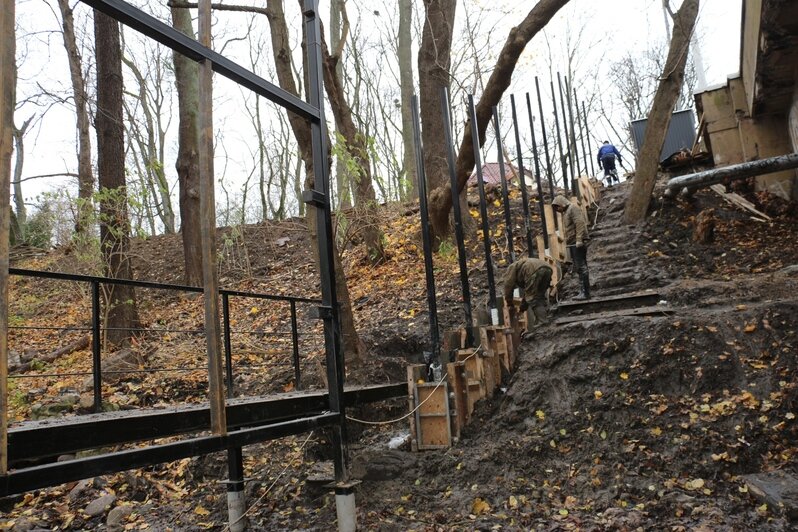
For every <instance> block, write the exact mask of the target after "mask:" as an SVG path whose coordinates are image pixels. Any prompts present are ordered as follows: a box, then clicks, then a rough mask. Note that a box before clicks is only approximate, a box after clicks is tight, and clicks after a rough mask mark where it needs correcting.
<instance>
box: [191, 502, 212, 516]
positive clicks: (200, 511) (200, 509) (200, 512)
mask: <svg viewBox="0 0 798 532" xmlns="http://www.w3.org/2000/svg"><path fill="white" fill-rule="evenodd" d="M194 513H195V514H197V515H203V516H205V515H210V513H211V512H209V511H208V510H206V509H205V508H204V507H203V506H202V505H201V504H200V505H197V507H196V508H194Z"/></svg>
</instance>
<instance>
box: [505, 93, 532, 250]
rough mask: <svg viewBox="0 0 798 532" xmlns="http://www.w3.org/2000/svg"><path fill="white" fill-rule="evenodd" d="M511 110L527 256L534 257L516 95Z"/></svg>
mask: <svg viewBox="0 0 798 532" xmlns="http://www.w3.org/2000/svg"><path fill="white" fill-rule="evenodd" d="M510 109H511V110H512V115H513V131H514V132H515V153H516V159H517V162H518V184H519V185H520V187H521V199H522V202H523V203H522V206H523V212H524V234H525V235H526V254H527V256H528V257H531V256H532V253H533V250H534V249H535V244H534V240H532V223H531V221H530V219H529V191H528V190H527V188H526V175H525V174H526V172H525V171H524V157H523V153H524V152H523V147H522V146H521V132H520V129H519V127H518V113H517V112H516V110H515V95H514V94H511V95H510Z"/></svg>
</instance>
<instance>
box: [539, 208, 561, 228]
mask: <svg viewBox="0 0 798 532" xmlns="http://www.w3.org/2000/svg"><path fill="white" fill-rule="evenodd" d="M543 213H544V214H545V215H546V233H547V234H551V233H553V232H554V231H556V230H557V227H561V226H559V225H557V226H555V223H556V221H555V218H554V208H553V207H552V206H551V203H545V204H543Z"/></svg>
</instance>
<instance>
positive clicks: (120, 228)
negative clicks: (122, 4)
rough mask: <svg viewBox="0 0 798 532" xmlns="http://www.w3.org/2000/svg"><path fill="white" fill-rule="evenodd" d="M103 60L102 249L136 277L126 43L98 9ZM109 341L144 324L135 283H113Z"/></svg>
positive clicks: (109, 266) (123, 275) (113, 268)
mask: <svg viewBox="0 0 798 532" xmlns="http://www.w3.org/2000/svg"><path fill="white" fill-rule="evenodd" d="M94 41H95V50H96V52H95V53H96V63H97V117H96V119H95V127H96V129H97V170H98V175H99V177H100V193H101V194H100V248H101V251H102V254H103V259H104V261H105V270H106V275H108V276H109V277H115V278H120V279H132V276H133V268H132V266H131V257H130V222H129V219H128V212H127V192H126V189H125V187H126V183H125V145H124V127H123V125H122V122H123V120H124V111H123V105H122V100H123V98H124V95H123V91H122V47H121V42H120V38H119V23H118V22H117V21H116V20H114V19H112V18H111V17H109V16H108V15H105V14H103V13H100V12H99V11H95V12H94ZM106 296H107V297H106V309H107V313H106V315H107V319H106V327H107V330H106V336H105V338H106V341H108V342H110V343H113V344H116V345H120V344H123V343H125V342H126V341H127V340H128V338H129V337H130V336H131V333H130V329H131V328H133V327H136V325H137V323H138V312H137V309H136V294H135V291H134V290H133V288H132V287H130V286H112V287H108V290H107V293H106Z"/></svg>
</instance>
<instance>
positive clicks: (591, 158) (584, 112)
mask: <svg viewBox="0 0 798 532" xmlns="http://www.w3.org/2000/svg"><path fill="white" fill-rule="evenodd" d="M582 120H583V121H584V123H585V134H586V135H587V145H588V147H589V146H590V128H588V126H587V111H586V110H585V102H582ZM588 159H590V173H591V174H593V177H596V167H595V166H593V155H592V154H590V155H589V156H588Z"/></svg>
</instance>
